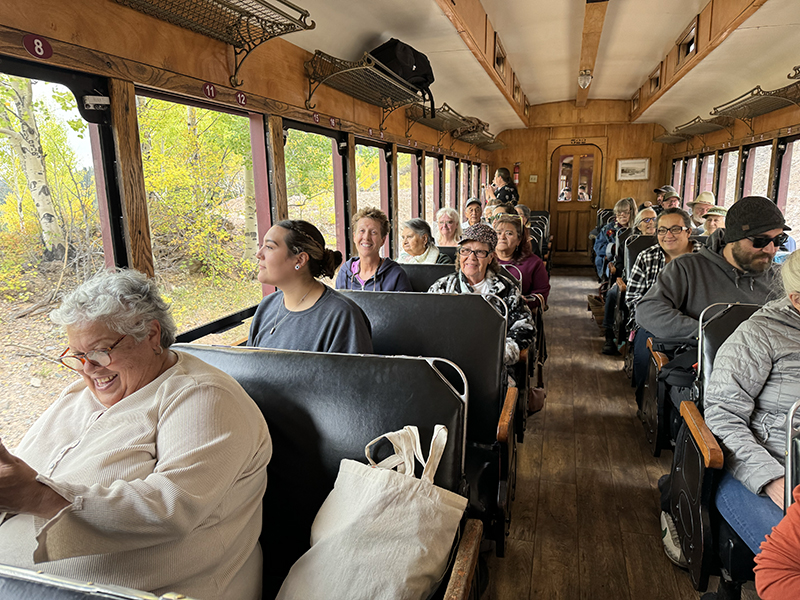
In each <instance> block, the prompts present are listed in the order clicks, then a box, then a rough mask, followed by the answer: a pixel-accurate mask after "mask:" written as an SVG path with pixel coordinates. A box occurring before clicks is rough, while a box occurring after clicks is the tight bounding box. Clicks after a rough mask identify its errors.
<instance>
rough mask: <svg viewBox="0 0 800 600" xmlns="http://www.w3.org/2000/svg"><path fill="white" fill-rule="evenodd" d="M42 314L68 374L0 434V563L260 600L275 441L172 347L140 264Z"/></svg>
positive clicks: (205, 368)
mask: <svg viewBox="0 0 800 600" xmlns="http://www.w3.org/2000/svg"><path fill="white" fill-rule="evenodd" d="M51 319H52V320H53V321H54V322H55V323H57V324H59V325H61V326H63V327H64V328H65V329H66V333H67V339H68V341H69V348H67V349H66V350H65V351H64V352H63V353H62V354H61V356H60V357H58V361H60V362H61V364H62V365H64V366H65V367H67V368H69V369H72V370H73V371H75V373H74V375H75V376H76V378H75V380H73V381H71V382H70V384H69V385H68V386H67V387H66V388H65V389H64V391H63V392H62V393H61V395H60V396H59V397H58V399H57V400H56V401H55V402H54V403H53V405H52V406H51V407H50V408H49V409H47V411H45V413H44V414H43V415H42V416H41V417H40V418H39V419H38V420H37V421H36V422H35V423H34V424H33V427H31V429H30V430H29V431H28V432H27V433H26V434H25V437H23V438H22V441H21V442H20V444H19V446H18V447H17V448H16V449H14V450H13V454H12V453H9V452H8V451H7V450H6V449H5V448H4V447H3V445H2V444H1V443H0V563H2V564H6V565H13V566H17V567H23V568H26V569H34V570H36V571H40V572H45V573H49V574H52V575H57V576H63V577H73V578H75V579H79V580H81V581H94V582H97V583H100V584H109V585H121V586H126V587H132V588H136V589H139V590H144V591H147V592H151V593H153V594H155V595H156V596H161V595H162V594H166V593H167V592H175V593H176V594H177V593H180V594H184V595H185V596H190V597H192V598H201V599H203V600H259V599H260V598H261V571H262V566H263V564H262V563H263V561H262V555H261V548H260V546H259V543H258V537H259V534H260V533H261V524H262V521H261V518H262V514H261V513H262V498H263V496H264V491H265V490H266V488H267V463H269V461H270V458H271V456H272V441H271V439H270V435H269V430H268V429H267V424H266V423H265V422H264V417H263V416H262V414H261V411H260V410H259V409H258V407H257V406H256V404H255V403H254V402H253V400H252V399H251V398H250V397H249V396H248V395H247V393H246V392H245V391H244V390H243V389H242V387H241V386H240V385H239V384H238V383H237V382H236V381H235V380H234V379H233V378H232V377H231V376H230V375H226V374H225V373H223V372H222V371H220V370H218V369H215V368H214V367H211V366H209V365H207V364H206V363H204V362H203V361H201V360H199V359H197V358H195V357H194V356H191V355H189V354H184V353H182V352H179V351H176V350H172V349H171V348H170V346H172V344H173V343H174V342H175V333H176V327H175V323H174V322H173V320H172V316H171V315H170V313H169V305H168V304H167V303H166V302H165V301H164V300H163V299H162V297H161V294H160V293H159V291H158V288H157V286H156V283H155V281H153V280H152V279H148V278H147V277H146V276H145V275H143V274H142V273H139V272H137V271H133V270H121V271H118V272H101V273H99V274H98V275H95V276H94V277H93V278H92V279H89V280H88V281H86V282H84V283H83V284H81V285H80V286H78V287H77V288H76V289H75V290H74V291H73V292H72V293H70V294H69V295H67V297H66V298H65V299H64V301H63V302H62V303H61V306H60V307H59V308H58V309H56V310H55V311H53V312H52V313H51ZM267 526H268V525H267ZM4 583H7V582H4ZM12 586H13V584H12ZM0 587H3V586H0ZM9 587H10V586H9ZM18 593H19V592H18ZM40 593H41V595H39V594H35V595H36V597H42V598H45V597H49V596H48V595H47V592H40ZM0 596H2V597H3V598H9V597H14V598H18V597H21V596H19V595H17V594H15V593H13V591H11V590H8V589H7V587H3V592H2V594H0ZM22 596H24V597H26V598H28V597H30V596H28V595H27V594H26V593H25V592H24V591H23V592H22ZM64 596H66V594H64ZM104 596H105V595H104ZM61 597H63V596H61ZM70 597H74V596H73V595H72V594H70ZM81 597H83V595H82V594H81ZM173 597H179V598H182V597H184V596H173Z"/></svg>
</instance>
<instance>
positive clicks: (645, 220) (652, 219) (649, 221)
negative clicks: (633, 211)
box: [641, 217, 656, 223]
mask: <svg viewBox="0 0 800 600" xmlns="http://www.w3.org/2000/svg"><path fill="white" fill-rule="evenodd" d="M641 222H642V223H655V222H656V217H647V218H644V219H642V221H641Z"/></svg>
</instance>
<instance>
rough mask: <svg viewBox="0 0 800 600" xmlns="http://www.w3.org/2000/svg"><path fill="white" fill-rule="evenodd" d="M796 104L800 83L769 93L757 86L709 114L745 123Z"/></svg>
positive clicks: (799, 98) (798, 98)
mask: <svg viewBox="0 0 800 600" xmlns="http://www.w3.org/2000/svg"><path fill="white" fill-rule="evenodd" d="M795 68H797V67H795ZM798 102H800V81H798V82H796V83H792V84H789V85H787V86H786V87H782V88H780V89H777V90H773V91H771V92H767V91H764V90H762V89H761V86H758V85H757V86H756V87H754V88H753V89H752V90H750V91H749V92H747V93H746V94H742V95H741V96H739V97H738V98H736V99H735V100H731V101H730V102H728V103H727V104H723V105H721V106H717V107H715V108H714V109H713V110H712V111H711V114H712V115H718V116H725V117H732V118H734V119H740V120H742V121H747V120H749V119H753V118H755V117H759V116H761V115H764V114H767V113H768V112H772V111H774V110H778V109H780V108H785V107H787V106H792V105H797V104H798ZM751 129H752V128H751Z"/></svg>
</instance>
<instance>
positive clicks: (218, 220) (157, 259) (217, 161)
mask: <svg viewBox="0 0 800 600" xmlns="http://www.w3.org/2000/svg"><path fill="white" fill-rule="evenodd" d="M136 110H137V117H138V121H139V138H140V142H141V147H142V164H143V167H144V184H145V190H146V192H147V207H148V214H149V219H150V230H151V239H152V248H153V263H154V268H155V273H156V277H158V279H159V280H160V281H161V284H162V288H163V290H164V292H165V295H166V296H168V297H169V299H170V300H171V302H172V314H173V317H174V318H175V322H176V325H177V326H178V331H179V332H184V331H187V330H189V329H193V328H195V327H197V326H199V325H202V324H205V323H208V322H210V321H214V320H216V319H219V318H221V317H223V316H225V315H228V314H230V313H233V312H235V311H237V310H241V309H243V308H246V307H249V306H253V305H255V304H257V303H258V302H259V301H260V300H261V297H262V291H261V286H260V285H258V283H257V282H256V281H255V280H254V277H255V272H256V252H257V251H258V239H257V235H256V236H252V235H250V234H251V233H253V232H255V231H256V218H255V197H254V193H253V171H252V162H253V157H252V150H251V145H250V121H249V118H248V117H247V116H246V115H241V114H231V113H223V112H219V111H217V110H212V109H209V108H202V107H199V106H194V105H186V104H179V103H177V102H172V101H167V100H162V99H158V98H152V97H148V96H143V95H138V96H137V97H136ZM242 335H243V331H242V327H238V328H236V329H233V330H229V331H228V332H226V333H225V334H222V336H223V337H224V338H225V339H222V338H220V339H219V341H218V342H217V343H229V342H230V341H233V340H235V339H237V338H239V337H241V336H242Z"/></svg>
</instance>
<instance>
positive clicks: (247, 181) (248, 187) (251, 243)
mask: <svg viewBox="0 0 800 600" xmlns="http://www.w3.org/2000/svg"><path fill="white" fill-rule="evenodd" d="M257 252H258V221H257V220H256V193H255V185H254V182H253V167H245V169H244V256H243V258H244V260H245V261H246V262H255V260H256V253H257Z"/></svg>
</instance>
